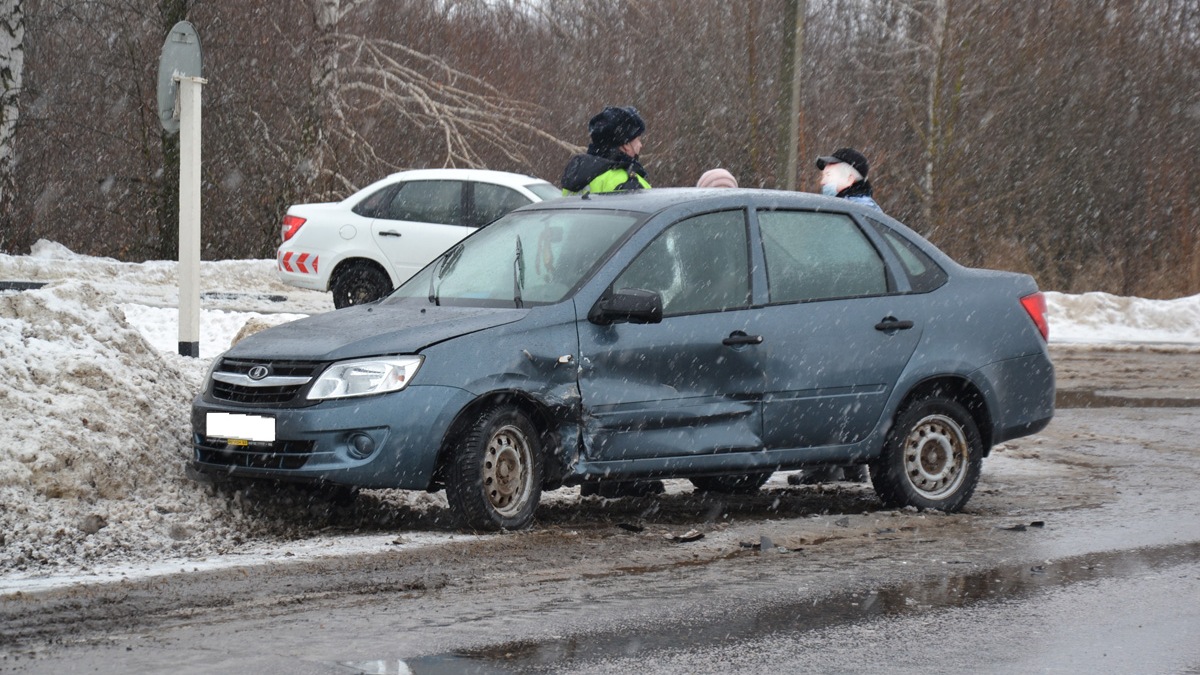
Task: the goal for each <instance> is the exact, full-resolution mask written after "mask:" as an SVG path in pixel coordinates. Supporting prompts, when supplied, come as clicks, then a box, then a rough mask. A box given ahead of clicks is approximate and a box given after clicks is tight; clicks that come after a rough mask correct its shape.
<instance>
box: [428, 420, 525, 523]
mask: <svg viewBox="0 0 1200 675" xmlns="http://www.w3.org/2000/svg"><path fill="white" fill-rule="evenodd" d="M542 461H543V457H542V443H541V439H540V437H539V435H538V433H537V430H536V429H535V428H534V426H533V423H532V422H530V421H529V418H527V417H526V416H525V415H524V413H522V412H521V411H520V410H518V409H517V408H515V407H513V406H509V405H500V406H496V407H493V408H491V409H489V410H486V411H485V412H484V413H483V414H481V415H479V416H478V417H477V418H476V420H475V422H474V424H472V425H471V427H470V429H469V430H468V431H467V433H466V434H464V435H463V436H462V437H461V440H460V442H459V443H458V445H457V447H456V448H454V456H453V457H452V458H451V460H450V466H449V470H448V471H447V472H446V498H447V499H448V500H449V502H450V508H451V509H453V510H454V512H455V513H456V514H457V515H458V517H459V518H460V519H461V520H462V522H463V525H465V526H466V527H467V528H469V529H472V530H477V531H479V530H481V531H495V530H501V529H503V530H520V529H523V528H525V527H528V526H529V524H530V523H531V522H532V521H533V512H534V511H535V510H536V509H537V505H538V500H539V499H540V498H541V495H542Z"/></svg>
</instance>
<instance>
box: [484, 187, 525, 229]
mask: <svg viewBox="0 0 1200 675" xmlns="http://www.w3.org/2000/svg"><path fill="white" fill-rule="evenodd" d="M474 189H475V212H474V213H473V214H472V216H471V222H470V224H471V225H473V226H475V227H483V226H484V225H487V224H488V223H490V222H492V221H493V220H495V219H497V218H499V217H500V216H503V215H504V214H506V213H508V212H509V211H512V210H513V209H515V208H518V207H521V206H525V205H526V204H529V203H531V202H530V200H529V198H528V197H526V196H525V195H523V194H521V193H520V192H517V191H516V190H514V189H512V188H509V187H504V186H503V185H493V184H491V183H475V184H474Z"/></svg>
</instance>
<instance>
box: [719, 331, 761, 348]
mask: <svg viewBox="0 0 1200 675" xmlns="http://www.w3.org/2000/svg"><path fill="white" fill-rule="evenodd" d="M762 341H763V339H762V336H761V335H747V334H745V333H743V332H742V331H740V330H739V331H734V332H733V333H730V334H729V337H727V338H725V339H724V340H721V344H723V345H725V346H726V347H740V346H742V345H760V344H762Z"/></svg>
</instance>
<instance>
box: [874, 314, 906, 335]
mask: <svg viewBox="0 0 1200 675" xmlns="http://www.w3.org/2000/svg"><path fill="white" fill-rule="evenodd" d="M912 327H913V322H911V321H901V320H899V319H897V318H896V317H894V316H885V317H883V320H882V321H880V322H879V323H877V324H875V330H881V331H883V332H885V333H889V332H895V331H898V330H908V329H909V328H912Z"/></svg>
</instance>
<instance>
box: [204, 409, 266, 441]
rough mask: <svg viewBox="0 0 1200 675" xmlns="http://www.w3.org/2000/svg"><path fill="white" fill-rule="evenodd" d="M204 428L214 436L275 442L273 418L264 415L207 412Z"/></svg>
mask: <svg viewBox="0 0 1200 675" xmlns="http://www.w3.org/2000/svg"><path fill="white" fill-rule="evenodd" d="M206 429H207V430H208V435H209V436H210V437H214V438H227V439H230V440H235V441H237V440H240V441H254V442H258V443H274V442H275V418H274V417H268V416H266V415H239V414H237V413H219V412H210V413H208V420H207V426H206Z"/></svg>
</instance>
